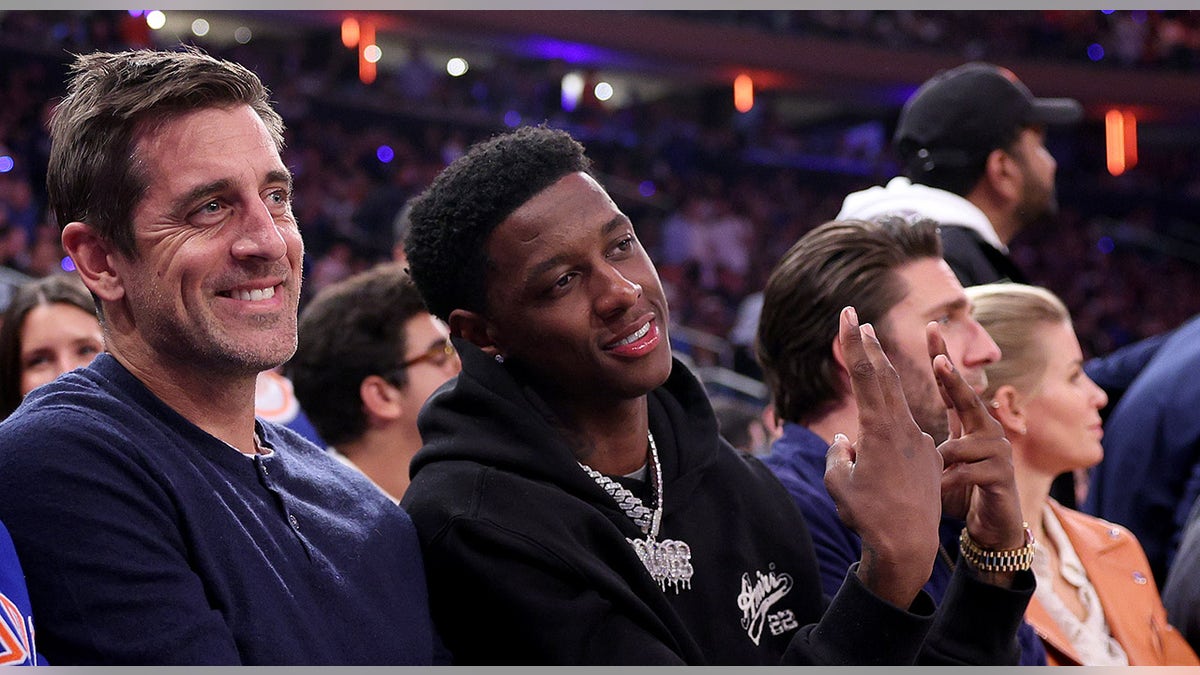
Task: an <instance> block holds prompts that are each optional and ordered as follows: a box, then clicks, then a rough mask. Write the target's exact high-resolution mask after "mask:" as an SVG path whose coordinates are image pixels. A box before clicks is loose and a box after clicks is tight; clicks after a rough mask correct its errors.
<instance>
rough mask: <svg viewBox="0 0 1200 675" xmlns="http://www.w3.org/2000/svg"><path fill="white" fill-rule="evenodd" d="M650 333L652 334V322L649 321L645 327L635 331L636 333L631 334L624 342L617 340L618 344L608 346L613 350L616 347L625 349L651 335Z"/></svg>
mask: <svg viewBox="0 0 1200 675" xmlns="http://www.w3.org/2000/svg"><path fill="white" fill-rule="evenodd" d="M649 332H650V322H649V321H647V322H646V323H645V325H643V326H642V327H641V328H639V329H637V330H635V331H634V332H632V333H630V334H629V336H628V337H626V338H624V339H622V340H617V341H616V342H614V343H612V344H610V345H608V348H609V349H612V348H614V347H623V346H625V345H628V344H633V343H634V342H637V341H638V340H640V339H642V338H643V337H645V335H646V333H649Z"/></svg>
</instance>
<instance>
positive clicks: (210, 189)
mask: <svg viewBox="0 0 1200 675" xmlns="http://www.w3.org/2000/svg"><path fill="white" fill-rule="evenodd" d="M232 184H233V183H232V181H230V180H229V179H227V178H222V179H220V180H214V181H213V182H211V183H205V184H204V185H197V186H196V187H194V188H192V189H191V190H189V191H188V192H187V193H186V194H183V195H181V196H180V197H179V198H178V199H176V200H175V201H173V202H171V213H175V214H179V215H185V213H184V212H185V211H187V210H188V209H189V208H191V206H192V204H193V203H194V202H196V201H197V200H199V199H201V198H203V197H206V196H208V195H211V194H215V193H218V192H224V191H225V190H228V189H229V186H230V185H232Z"/></svg>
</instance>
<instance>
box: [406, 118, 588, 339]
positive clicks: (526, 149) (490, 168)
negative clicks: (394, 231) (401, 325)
mask: <svg viewBox="0 0 1200 675" xmlns="http://www.w3.org/2000/svg"><path fill="white" fill-rule="evenodd" d="M578 172H583V173H586V174H588V175H592V164H591V160H589V159H588V158H587V157H586V156H584V149H583V145H581V144H580V143H579V142H578V141H576V140H575V139H574V138H572V137H571V135H570V134H568V133H567V132H565V131H561V130H557V129H551V128H549V127H547V126H545V125H542V126H536V127H521V128H519V129H517V130H515V131H511V132H508V133H505V134H501V135H498V136H495V137H493V138H492V139H490V140H487V141H484V142H481V143H477V144H475V145H473V146H471V148H470V149H469V150H468V151H467V153H466V154H464V155H463V156H462V157H459V158H458V159H457V160H455V161H454V162H453V163H451V164H450V166H448V167H446V168H445V169H444V170H443V171H442V172H441V173H440V174H438V176H437V178H435V179H434V180H433V183H432V184H431V185H430V186H429V188H428V189H426V190H425V191H424V192H423V193H421V195H419V196H418V197H417V198H416V199H415V200H414V201H413V204H412V211H411V213H410V214H409V215H410V219H411V223H410V226H409V231H408V237H407V239H406V240H405V251H406V253H407V255H408V265H409V271H410V273H411V274H412V278H413V281H414V282H415V283H416V284H417V288H419V289H420V291H421V295H422V297H424V298H425V304H426V305H427V306H428V307H429V311H430V312H432V313H433V314H434V315H435V316H437V317H438V318H440V319H442V320H444V321H449V319H450V312H452V311H454V310H455V309H466V310H470V311H472V312H478V313H486V311H487V273H488V269H489V267H490V266H491V265H492V262H491V261H490V260H489V259H488V255H487V241H488V238H489V237H490V236H491V234H492V231H493V230H495V229H496V227H497V226H498V225H500V223H502V222H503V221H504V219H505V218H507V217H508V216H509V215H511V214H512V212H513V211H516V210H517V208H518V207H520V206H521V205H522V204H524V203H525V202H528V201H529V200H530V199H532V198H533V197H534V196H535V195H537V194H538V193H540V192H542V191H543V190H545V189H546V188H548V187H550V186H551V185H553V184H554V183H556V182H558V180H559V179H560V178H562V177H563V176H567V175H569V174H572V173H578Z"/></svg>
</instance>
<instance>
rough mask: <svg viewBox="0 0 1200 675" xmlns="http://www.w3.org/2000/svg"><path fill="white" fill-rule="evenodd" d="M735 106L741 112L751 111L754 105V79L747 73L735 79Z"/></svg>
mask: <svg viewBox="0 0 1200 675" xmlns="http://www.w3.org/2000/svg"><path fill="white" fill-rule="evenodd" d="M733 107H734V108H737V111H738V112H740V113H746V112H750V109H751V108H753V107H754V80H753V79H752V78H751V77H750V76H749V75H747V74H745V73H742V74H741V75H738V76H737V77H735V78H734V80H733Z"/></svg>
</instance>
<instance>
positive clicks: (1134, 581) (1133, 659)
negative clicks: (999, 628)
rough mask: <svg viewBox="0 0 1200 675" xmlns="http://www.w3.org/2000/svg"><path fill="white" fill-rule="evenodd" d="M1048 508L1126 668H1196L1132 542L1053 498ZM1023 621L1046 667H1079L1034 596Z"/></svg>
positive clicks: (1117, 530) (1196, 662)
mask: <svg viewBox="0 0 1200 675" xmlns="http://www.w3.org/2000/svg"><path fill="white" fill-rule="evenodd" d="M1050 508H1051V509H1052V510H1053V511H1054V514H1055V515H1056V516H1058V520H1059V522H1060V523H1062V527H1063V530H1064V531H1065V532H1066V533H1067V538H1068V539H1070V540H1071V545H1072V546H1074V547H1075V553H1076V555H1078V556H1079V560H1080V562H1082V563H1083V568H1084V569H1085V570H1086V571H1087V575H1088V579H1089V580H1090V581H1091V582H1092V585H1093V586H1095V587H1096V595H1097V596H1098V597H1099V598H1100V606H1101V607H1103V609H1104V619H1105V620H1106V621H1107V622H1108V629H1109V630H1110V631H1112V636H1113V637H1114V638H1115V639H1116V640H1117V642H1118V643H1120V645H1121V647H1122V648H1123V649H1124V650H1125V654H1126V655H1127V656H1128V657H1129V665H1131V666H1195V665H1200V659H1197V658H1196V653H1195V652H1193V651H1192V648H1191V647H1190V646H1189V645H1188V643H1187V641H1186V640H1184V639H1183V635H1182V634H1180V632H1179V631H1177V630H1175V629H1174V628H1173V627H1172V626H1171V625H1170V624H1169V623H1167V610H1166V609H1165V608H1164V607H1163V604H1162V598H1161V597H1159V594H1158V586H1157V585H1156V584H1155V583H1154V577H1153V576H1152V575H1151V574H1150V563H1149V562H1147V561H1146V554H1145V553H1144V552H1143V551H1142V545H1141V544H1139V543H1138V541H1137V538H1136V537H1134V536H1133V534H1132V533H1130V532H1129V530H1127V529H1125V528H1123V527H1121V526H1119V525H1114V524H1112V523H1110V522H1108V521H1106V520H1101V519H1100V518H1095V517H1092V516H1089V515H1087V514H1084V513H1080V512H1079V511H1074V510H1072V509H1068V508H1067V507H1065V506H1062V505H1061V504H1059V503H1058V502H1056V501H1054V500H1053V499H1051V500H1050ZM1025 620H1026V621H1027V622H1029V624H1030V625H1031V626H1033V629H1034V630H1035V631H1037V634H1038V635H1040V636H1041V638H1042V642H1043V643H1045V645H1046V660H1047V662H1048V663H1049V664H1050V665H1052V666H1061V665H1079V656H1078V655H1077V654H1076V653H1075V650H1074V648H1073V647H1072V646H1071V643H1070V642H1069V641H1068V640H1067V637H1066V634H1064V633H1063V631H1062V629H1060V628H1059V627H1058V624H1057V623H1056V622H1055V621H1054V619H1053V618H1051V617H1050V615H1049V614H1048V613H1047V612H1046V610H1045V608H1044V607H1042V604H1041V603H1040V602H1039V601H1038V599H1037V596H1036V595H1035V596H1034V597H1033V599H1031V600H1030V601H1029V608H1028V609H1026V610H1025Z"/></svg>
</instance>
